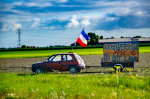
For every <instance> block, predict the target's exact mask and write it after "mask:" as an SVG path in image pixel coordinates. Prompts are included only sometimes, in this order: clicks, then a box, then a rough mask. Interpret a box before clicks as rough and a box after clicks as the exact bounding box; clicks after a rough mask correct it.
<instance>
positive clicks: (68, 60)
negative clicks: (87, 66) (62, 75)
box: [62, 55, 74, 71]
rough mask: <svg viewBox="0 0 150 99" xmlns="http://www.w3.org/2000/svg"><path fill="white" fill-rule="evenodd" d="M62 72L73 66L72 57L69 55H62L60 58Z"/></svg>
mask: <svg viewBox="0 0 150 99" xmlns="http://www.w3.org/2000/svg"><path fill="white" fill-rule="evenodd" d="M62 64H63V66H62V70H63V71H67V70H68V67H69V66H71V65H73V64H74V63H73V57H72V56H71V55H63V56H62Z"/></svg>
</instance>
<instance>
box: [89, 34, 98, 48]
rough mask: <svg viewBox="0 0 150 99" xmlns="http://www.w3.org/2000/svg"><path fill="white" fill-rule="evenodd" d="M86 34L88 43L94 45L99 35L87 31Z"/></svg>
mask: <svg viewBox="0 0 150 99" xmlns="http://www.w3.org/2000/svg"><path fill="white" fill-rule="evenodd" d="M88 36H89V37H90V40H89V41H88V44H89V45H96V44H98V40H99V36H98V35H96V34H95V33H92V32H89V33H88Z"/></svg>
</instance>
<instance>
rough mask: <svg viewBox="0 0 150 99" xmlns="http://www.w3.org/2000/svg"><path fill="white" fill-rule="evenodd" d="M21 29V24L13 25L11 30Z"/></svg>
mask: <svg viewBox="0 0 150 99" xmlns="http://www.w3.org/2000/svg"><path fill="white" fill-rule="evenodd" d="M21 27H22V26H21V24H19V23H15V24H14V27H13V30H16V29H18V28H21Z"/></svg>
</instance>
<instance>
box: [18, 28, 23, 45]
mask: <svg viewBox="0 0 150 99" xmlns="http://www.w3.org/2000/svg"><path fill="white" fill-rule="evenodd" d="M21 33H22V29H20V28H18V29H17V34H18V42H17V47H18V48H21Z"/></svg>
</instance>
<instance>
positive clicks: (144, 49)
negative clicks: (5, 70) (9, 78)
mask: <svg viewBox="0 0 150 99" xmlns="http://www.w3.org/2000/svg"><path fill="white" fill-rule="evenodd" d="M70 51H71V49H56V50H33V51H1V52H0V58H24V57H48V56H50V55H52V54H58V53H68V52H70ZM73 52H74V53H77V54H79V55H102V54H103V48H87V49H73ZM139 52H140V53H150V46H141V47H139Z"/></svg>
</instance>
